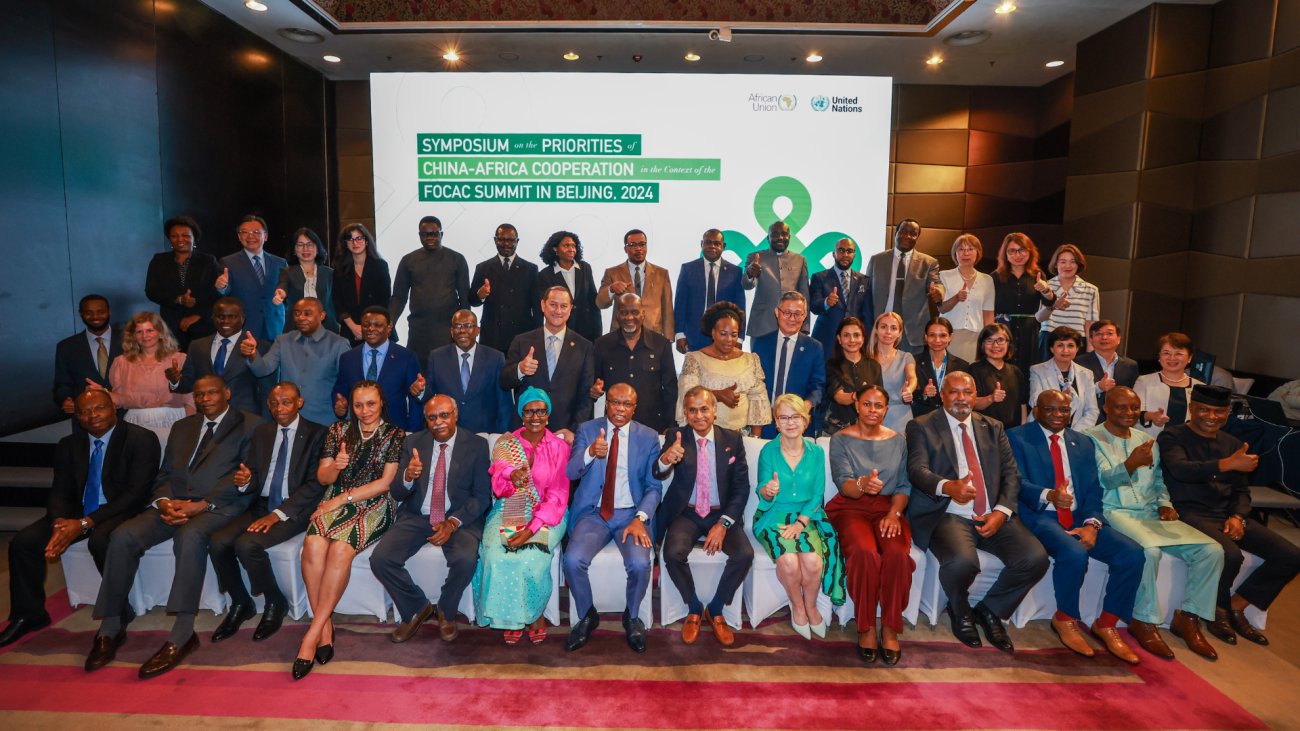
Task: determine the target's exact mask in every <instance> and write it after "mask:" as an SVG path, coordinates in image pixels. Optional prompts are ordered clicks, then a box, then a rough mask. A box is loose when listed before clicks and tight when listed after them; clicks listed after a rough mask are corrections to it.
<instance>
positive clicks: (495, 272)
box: [469, 254, 542, 353]
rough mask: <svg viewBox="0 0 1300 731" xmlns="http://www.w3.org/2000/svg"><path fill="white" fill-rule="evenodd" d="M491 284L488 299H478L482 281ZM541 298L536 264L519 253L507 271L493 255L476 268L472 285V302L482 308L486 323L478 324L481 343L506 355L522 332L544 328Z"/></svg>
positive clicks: (470, 292) (470, 287)
mask: <svg viewBox="0 0 1300 731" xmlns="http://www.w3.org/2000/svg"><path fill="white" fill-rule="evenodd" d="M484 281H487V282H488V283H489V284H490V288H491V290H492V291H491V292H489V293H488V296H487V299H485V300H484V299H479V296H478V291H479V290H480V289H482V288H483V282H484ZM541 301H542V296H541V294H540V293H539V292H538V291H537V265H536V264H534V263H532V262H531V261H524V260H523V259H520V258H519V255H518V254H516V255H515V256H514V258H512V259H511V261H510V269H509V270H508V271H507V270H506V268H505V265H503V264H502V263H501V257H499V256H494V257H492V258H491V259H488V260H487V261H484V262H480V263H479V265H478V266H476V267H474V279H473V280H471V281H470V284H469V303H470V304H471V305H473V306H474V307H478V306H480V305H482V307H483V321H482V322H481V323H479V328H480V330H479V334H478V339H479V342H480V343H483V344H484V345H487V346H488V347H491V348H495V349H496V350H498V351H500V352H502V353H504V352H506V351H507V350H509V349H510V341H512V340H514V339H515V336H516V335H518V334H520V333H526V332H528V331H529V330H536V329H537V328H539V327H541V326H542V306H541Z"/></svg>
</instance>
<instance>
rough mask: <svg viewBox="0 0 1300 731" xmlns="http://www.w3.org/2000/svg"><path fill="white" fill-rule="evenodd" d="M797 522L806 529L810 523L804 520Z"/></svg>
mask: <svg viewBox="0 0 1300 731" xmlns="http://www.w3.org/2000/svg"><path fill="white" fill-rule="evenodd" d="M795 522H796V523H798V524H799V525H802V526H803V527H805V528H807V527H808V523H805V522H804V521H803V520H796V521H795ZM809 522H811V521H809Z"/></svg>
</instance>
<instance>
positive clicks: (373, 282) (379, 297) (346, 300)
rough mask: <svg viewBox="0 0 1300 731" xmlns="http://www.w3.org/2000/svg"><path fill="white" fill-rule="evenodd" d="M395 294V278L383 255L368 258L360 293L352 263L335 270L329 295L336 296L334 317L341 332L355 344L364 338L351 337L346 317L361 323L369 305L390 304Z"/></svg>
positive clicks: (362, 273)
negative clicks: (389, 270) (380, 257)
mask: <svg viewBox="0 0 1300 731" xmlns="http://www.w3.org/2000/svg"><path fill="white" fill-rule="evenodd" d="M392 296H393V280H392V278H391V277H390V276H389V275H388V262H386V261H384V260H383V259H367V260H366V266H365V268H364V269H363V270H362V271H361V296H360V297H358V296H357V278H356V274H355V273H354V272H353V269H352V267H351V263H350V262H349V265H348V266H347V267H343V266H340V267H338V268H336V269H335V270H334V284H333V286H331V287H330V297H332V298H333V299H334V317H335V318H337V319H338V321H339V335H342V336H343V337H345V338H347V339H348V342H349V343H351V344H352V347H354V348H355V347H356V346H358V345H360V344H361V341H360V340H359V339H357V338H354V337H352V328H350V327H348V326H347V325H346V324H345V323H344V322H343V321H344V320H347V319H349V318H350V319H351V320H352V321H353V322H355V323H356V324H358V325H360V324H361V313H362V312H365V311H366V308H367V307H375V306H379V307H388V301H389V300H390V299H392Z"/></svg>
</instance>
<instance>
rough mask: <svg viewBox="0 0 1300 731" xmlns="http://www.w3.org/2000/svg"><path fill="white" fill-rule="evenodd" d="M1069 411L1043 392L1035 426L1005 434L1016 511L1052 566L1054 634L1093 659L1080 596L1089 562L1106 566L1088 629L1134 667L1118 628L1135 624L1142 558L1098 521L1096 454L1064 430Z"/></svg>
mask: <svg viewBox="0 0 1300 731" xmlns="http://www.w3.org/2000/svg"><path fill="white" fill-rule="evenodd" d="M1070 409H1071V399H1070V396H1069V394H1066V393H1062V392H1061V391H1056V390H1047V391H1043V392H1042V393H1040V394H1038V402H1037V403H1036V404H1035V405H1034V421H1033V422H1031V423H1029V424H1025V425H1023V426H1018V427H1016V428H1014V429H1010V430H1008V431H1007V440H1008V441H1010V442H1011V452H1012V453H1013V454H1014V455H1015V457H1016V464H1017V465H1018V466H1019V468H1020V475H1021V479H1020V495H1019V508H1018V509H1017V510H1016V512H1017V513H1018V514H1019V515H1020V519H1021V520H1022V521H1024V524H1025V526H1026V527H1028V528H1029V530H1030V532H1032V533H1033V534H1034V536H1035V537H1036V538H1038V542H1039V543H1042V544H1043V548H1046V549H1047V554H1048V555H1049V556H1051V557H1052V558H1054V559H1056V564H1055V567H1054V568H1053V569H1052V583H1053V586H1054V587H1055V590H1056V615H1055V616H1054V617H1052V631H1053V632H1055V633H1056V635H1057V636H1058V637H1060V638H1061V642H1062V644H1064V645H1065V646H1066V647H1068V648H1070V649H1071V650H1074V651H1075V652H1077V653H1079V654H1080V655H1084V656H1087V657H1092V655H1093V650H1092V648H1091V647H1090V646H1089V645H1088V642H1087V640H1085V639H1084V638H1083V633H1082V632H1081V631H1080V629H1079V618H1080V614H1079V589H1080V588H1082V586H1083V578H1084V575H1085V574H1086V573H1087V572H1088V559H1089V558H1095V559H1097V560H1098V561H1101V562H1102V563H1104V564H1106V565H1107V566H1108V567H1109V569H1110V577H1109V578H1108V579H1107V580H1106V599H1105V604H1104V606H1103V611H1102V614H1101V616H1100V617H1098V618H1097V621H1095V622H1093V623H1092V630H1091V631H1092V635H1093V637H1096V638H1097V639H1098V640H1100V641H1101V642H1102V644H1104V645H1105V646H1106V649H1107V650H1110V652H1111V654H1113V655H1115V656H1116V657H1118V658H1119V659H1121V660H1123V661H1124V662H1128V663H1133V664H1136V663H1137V662H1138V656H1137V655H1136V654H1135V653H1134V652H1133V650H1132V649H1130V648H1129V647H1128V645H1126V644H1124V641H1123V640H1122V639H1120V636H1119V632H1118V630H1116V629H1115V627H1116V624H1117V623H1118V622H1119V621H1120V620H1124V622H1132V621H1133V602H1134V600H1135V599H1136V598H1137V590H1138V584H1139V583H1141V581H1142V568H1143V566H1144V564H1145V563H1146V554H1145V552H1144V551H1143V550H1142V547H1141V546H1139V545H1138V544H1137V543H1136V542H1135V541H1134V540H1133V539H1132V538H1129V537H1128V536H1126V535H1124V534H1123V533H1120V532H1119V531H1116V530H1115V529H1113V528H1111V527H1110V526H1108V525H1106V524H1105V522H1104V520H1103V519H1102V514H1101V482H1100V480H1099V478H1098V477H1097V462H1096V457H1095V455H1094V450H1095V447H1094V446H1093V443H1092V440H1091V439H1089V438H1088V437H1086V436H1084V435H1083V434H1080V433H1079V432H1076V431H1074V430H1073V429H1069V428H1067V427H1068V426H1069V425H1070Z"/></svg>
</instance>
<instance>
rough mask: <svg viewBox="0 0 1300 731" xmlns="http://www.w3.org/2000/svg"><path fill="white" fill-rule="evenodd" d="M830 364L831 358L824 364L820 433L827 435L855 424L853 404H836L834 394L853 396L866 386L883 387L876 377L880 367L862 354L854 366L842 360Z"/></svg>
mask: <svg viewBox="0 0 1300 731" xmlns="http://www.w3.org/2000/svg"><path fill="white" fill-rule="evenodd" d="M833 363H834V360H833V359H832V360H828V361H826V419H825V421H824V422H823V425H822V433H823V434H828V435H829V434H834V433H835V432H837V431H839V430H840V429H843V428H844V427H846V426H852V425H853V424H856V423H858V410H857V408H856V407H855V406H854V405H853V404H848V405H845V404H841V403H839V402H837V401H836V400H835V392H836V391H845V392H847V393H857V392H858V389H859V388H862V387H863V386H865V385H867V384H875V385H877V386H882V387H883V386H884V385H885V382H884V379H883V378H882V376H881V374H880V364H879V363H877V362H876V359H875V358H872V357H870V356H868V355H866V354H865V353H864V354H863V355H862V360H860V361H858V362H857V363H854V362H852V361H850V360H847V359H846V360H845V361H844V362H843V363H842V364H841V365H840V366H839V367H838V368H836V367H835V366H834V365H833Z"/></svg>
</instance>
